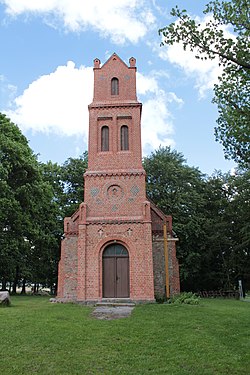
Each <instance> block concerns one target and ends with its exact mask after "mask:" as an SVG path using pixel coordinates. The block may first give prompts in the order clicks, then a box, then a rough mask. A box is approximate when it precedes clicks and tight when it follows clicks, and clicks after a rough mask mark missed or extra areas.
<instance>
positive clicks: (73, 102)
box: [5, 61, 93, 140]
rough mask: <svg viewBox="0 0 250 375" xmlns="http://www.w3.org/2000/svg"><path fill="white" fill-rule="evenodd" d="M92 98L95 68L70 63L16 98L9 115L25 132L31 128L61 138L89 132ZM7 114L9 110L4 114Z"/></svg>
mask: <svg viewBox="0 0 250 375" xmlns="http://www.w3.org/2000/svg"><path fill="white" fill-rule="evenodd" d="M92 99H93V68H92V67H91V68H90V67H84V66H80V68H76V67H75V64H74V63H73V62H71V61H69V62H68V63H67V65H66V66H59V67H58V68H57V69H56V71H55V72H53V73H51V74H49V75H44V76H41V77H40V78H38V79H37V80H36V81H34V82H32V83H31V84H30V85H29V87H28V88H27V89H26V90H25V91H24V92H23V94H22V95H21V96H19V97H17V98H16V99H15V101H14V102H15V106H16V109H15V110H11V111H7V115H8V116H9V117H10V118H11V119H12V121H14V122H15V123H17V124H18V125H19V126H20V128H21V129H22V130H23V131H26V130H28V129H32V130H33V131H35V132H36V131H41V132H46V133H49V132H50V133H56V134H62V135H68V136H70V135H79V134H83V135H84V138H85V140H86V139H87V132H88V104H89V103H90V102H91V101H92ZM5 112H6V111H5Z"/></svg>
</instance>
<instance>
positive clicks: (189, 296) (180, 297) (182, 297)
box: [168, 292, 200, 305]
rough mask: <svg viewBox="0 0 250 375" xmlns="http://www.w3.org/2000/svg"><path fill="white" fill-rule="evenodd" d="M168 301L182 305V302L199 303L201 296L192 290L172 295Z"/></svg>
mask: <svg viewBox="0 0 250 375" xmlns="http://www.w3.org/2000/svg"><path fill="white" fill-rule="evenodd" d="M168 303H172V304H175V305H181V304H182V303H184V304H186V305H198V304H199V303H200V297H198V296H197V295H196V294H194V293H192V292H184V293H180V294H177V295H175V296H173V297H171V298H170V300H169V301H168Z"/></svg>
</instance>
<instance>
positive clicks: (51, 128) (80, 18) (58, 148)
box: [0, 0, 234, 175]
mask: <svg viewBox="0 0 250 375" xmlns="http://www.w3.org/2000/svg"><path fill="white" fill-rule="evenodd" d="M207 2H208V1H203V0H199V1H195V0H189V1H184V0H119V1H117V0H106V1H101V0H91V1H90V0H0V45H1V46H2V48H1V55H0V112H2V113H5V114H6V115H7V116H8V117H9V118H10V119H11V121H12V122H14V123H16V124H17V125H18V126H19V128H20V129H21V131H22V132H23V134H24V135H25V136H26V138H27V139H28V140H29V145H30V147H31V148H32V150H33V151H34V153H35V154H37V155H38V159H39V160H40V161H42V162H47V161H49V160H51V161H52V162H57V163H59V164H62V163H64V162H65V161H66V160H67V159H68V158H70V157H72V158H77V157H79V155H81V154H82V153H83V152H84V151H86V150H87V147H88V145H87V139H88V104H90V103H91V102H92V99H93V60H94V59H95V58H99V59H100V60H101V62H102V63H105V61H106V60H107V59H108V58H109V57H110V55H112V54H113V53H114V52H115V53H117V54H118V55H119V56H120V58H121V59H122V60H123V61H124V62H125V63H126V64H129V58H130V57H135V58H136V66H137V97H138V100H139V101H140V102H142V104H143V108H142V148H143V155H144V156H146V155H150V153H151V152H153V151H154V150H156V149H158V147H159V146H171V148H172V149H175V150H177V151H178V152H180V153H182V154H183V156H184V158H185V159H186V161H187V164H188V165H189V166H194V167H197V168H199V169H200V171H201V172H203V173H206V174H208V175H212V173H213V172H214V171H215V170H221V171H223V172H227V171H229V170H231V169H232V168H233V167H234V163H233V162H232V161H227V160H225V158H224V155H223V149H222V146H221V145H220V144H219V143H218V142H216V141H215V137H214V127H215V126H216V118H217V108H216V105H215V104H212V103H211V101H212V98H213V85H214V84H215V83H216V82H217V77H218V75H219V74H220V72H221V71H220V67H219V65H218V62H217V61H216V60H212V61H204V62H202V61H200V60H197V59H195V57H194V53H192V52H190V51H186V52H184V51H183V49H182V48H181V45H179V44H175V45H173V46H163V47H161V46H160V43H161V41H162V37H161V36H159V34H158V29H159V28H162V27H164V26H166V25H168V24H169V23H171V22H174V21H175V19H174V18H173V17H172V16H171V15H170V11H171V9H172V8H173V7H175V5H178V6H179V7H180V8H181V9H184V8H185V9H186V10H187V11H188V13H189V14H190V15H192V16H193V17H195V18H196V19H198V20H199V21H200V23H201V24H203V23H204V22H205V21H206V19H205V15H204V14H203V10H204V7H205V4H206V3H207ZM206 17H208V16H206ZM228 32H229V31H228Z"/></svg>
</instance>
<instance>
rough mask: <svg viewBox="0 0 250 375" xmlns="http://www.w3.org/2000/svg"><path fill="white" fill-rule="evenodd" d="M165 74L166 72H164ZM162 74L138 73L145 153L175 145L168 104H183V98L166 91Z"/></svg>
mask: <svg viewBox="0 0 250 375" xmlns="http://www.w3.org/2000/svg"><path fill="white" fill-rule="evenodd" d="M163 75H164V73H163ZM161 78H162V76H161V75H160V74H159V72H153V73H152V75H149V76H144V75H143V74H141V73H137V93H138V96H139V98H140V100H142V102H143V109H142V146H143V154H148V153H149V152H151V151H153V150H155V149H156V148H158V147H159V146H160V145H161V146H174V145H175V142H174V140H173V133H174V128H173V119H172V115H171V113H170V111H169V109H168V104H170V103H176V104H177V105H182V104H183V101H182V99H180V98H178V97H177V95H176V94H175V93H172V92H165V91H164V90H163V89H162V88H161V87H160V86H159V82H158V79H159V80H160V79H161Z"/></svg>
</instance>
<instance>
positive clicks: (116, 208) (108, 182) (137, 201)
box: [57, 53, 180, 303]
mask: <svg viewBox="0 0 250 375" xmlns="http://www.w3.org/2000/svg"><path fill="white" fill-rule="evenodd" d="M141 111H142V104H141V103H139V102H138V101H137V97H136V60H135V59H134V58H133V57H131V58H130V60H129V66H127V65H126V64H125V63H124V62H123V61H122V60H121V59H120V57H119V56H117V55H116V54H115V53H114V54H113V55H112V56H111V57H110V58H109V59H108V60H107V61H106V63H105V64H103V65H102V66H101V65H100V60H99V59H95V60H94V98H93V102H92V103H91V104H90V105H89V147H88V148H89V150H88V169H87V171H86V173H85V174H84V180H85V191H84V202H83V203H81V204H80V207H79V209H78V210H77V211H76V212H75V213H74V214H73V215H72V216H71V217H67V218H65V220H64V232H65V238H64V239H63V241H62V248H61V260H60V263H59V277H58V293H57V298H58V299H62V300H65V301H72V300H73V301H79V302H80V301H81V302H86V303H87V302H97V301H102V300H103V299H111V298H114V299H123V298H124V299H129V300H131V301H135V302H149V301H154V300H155V297H158V298H162V297H163V296H164V295H165V293H166V285H167V289H168V291H169V294H170V295H173V294H176V293H179V291H180V282H179V266H178V261H177V259H176V249H175V244H176V238H174V237H173V235H172V219H171V216H165V215H164V214H163V213H162V212H161V211H160V210H159V209H158V208H157V207H156V206H155V205H154V204H153V203H152V202H150V201H149V200H148V199H147V197H146V189H145V171H144V169H143V166H142V154H141ZM164 226H165V228H166V229H165V231H164ZM164 232H165V237H164ZM164 238H165V240H164ZM165 254H167V256H165ZM166 269H167V275H168V276H167V278H166ZM166 280H167V281H166ZM168 280H169V282H168Z"/></svg>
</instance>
